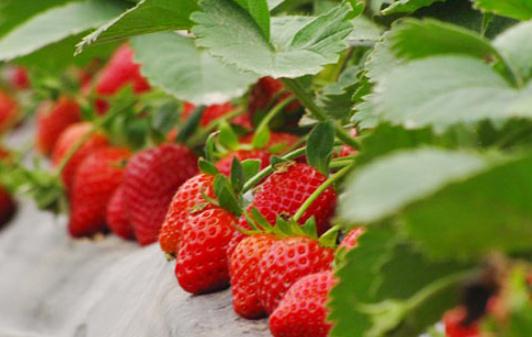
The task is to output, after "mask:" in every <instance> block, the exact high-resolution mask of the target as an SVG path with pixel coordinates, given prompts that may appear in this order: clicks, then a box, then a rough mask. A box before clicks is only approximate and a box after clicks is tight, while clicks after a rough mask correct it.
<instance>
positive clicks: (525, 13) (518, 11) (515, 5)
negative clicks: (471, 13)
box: [474, 0, 532, 20]
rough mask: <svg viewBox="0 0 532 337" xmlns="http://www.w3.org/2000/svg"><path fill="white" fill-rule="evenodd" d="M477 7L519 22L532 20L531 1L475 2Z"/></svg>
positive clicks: (501, 0) (484, 0)
mask: <svg viewBox="0 0 532 337" xmlns="http://www.w3.org/2000/svg"><path fill="white" fill-rule="evenodd" d="M474 3H475V7H476V8H478V9H482V10H483V11H486V12H491V13H495V14H497V15H501V16H507V17H510V18H514V19H517V20H529V19H532V1H531V0H474Z"/></svg>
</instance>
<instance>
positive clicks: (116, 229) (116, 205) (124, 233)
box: [105, 186, 135, 240]
mask: <svg viewBox="0 0 532 337" xmlns="http://www.w3.org/2000/svg"><path fill="white" fill-rule="evenodd" d="M105 219H106V222H107V226H109V229H110V230H111V232H113V234H115V235H117V236H119V237H121V238H122V239H125V240H132V239H134V238H135V232H134V231H133V227H132V226H131V223H130V222H129V218H128V213H127V208H126V205H125V203H124V188H123V187H122V186H119V187H118V188H117V189H116V191H115V192H114V193H113V196H112V197H111V200H110V201H109V204H108V205H107V213H106V216H105Z"/></svg>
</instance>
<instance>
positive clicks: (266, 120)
mask: <svg viewBox="0 0 532 337" xmlns="http://www.w3.org/2000/svg"><path fill="white" fill-rule="evenodd" d="M294 100H295V98H293V97H289V98H287V99H284V100H282V101H281V102H279V103H277V104H276V105H275V106H274V107H273V108H272V109H271V110H270V111H268V113H267V114H266V116H264V118H263V119H262V120H261V121H260V124H259V126H258V127H257V131H255V133H256V134H258V133H260V132H261V131H262V130H263V129H264V128H268V127H269V125H270V122H271V121H272V119H274V118H275V117H276V116H277V115H278V114H279V113H280V112H281V111H283V109H284V108H285V107H286V106H287V105H288V104H290V103H292V102H293V101H294Z"/></svg>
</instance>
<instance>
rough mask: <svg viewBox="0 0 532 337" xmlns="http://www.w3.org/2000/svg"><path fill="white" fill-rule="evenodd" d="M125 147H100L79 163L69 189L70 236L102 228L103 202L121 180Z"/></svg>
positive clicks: (104, 222) (85, 234)
mask: <svg viewBox="0 0 532 337" xmlns="http://www.w3.org/2000/svg"><path fill="white" fill-rule="evenodd" d="M129 156H130V152H129V150H127V149H122V148H102V149H99V150H96V151H94V152H93V153H91V154H90V155H88V156H87V157H86V158H85V159H84V160H83V162H82V163H81V164H80V165H79V168H78V170H77V172H76V176H75V180H74V187H73V189H72V193H71V204H70V208H71V212H70V222H69V225H68V229H69V232H70V234H71V235H72V236H73V237H76V238H77V237H82V236H91V235H94V234H96V233H99V232H102V231H104V230H105V228H106V226H105V224H106V221H105V217H106V212H107V205H108V203H109V200H110V199H111V197H112V195H113V193H114V192H115V190H116V189H117V188H118V186H119V185H120V183H121V182H122V175H123V171H124V169H123V167H124V166H125V161H126V160H127V159H128V157H129Z"/></svg>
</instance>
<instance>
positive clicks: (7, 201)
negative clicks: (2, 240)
mask: <svg viewBox="0 0 532 337" xmlns="http://www.w3.org/2000/svg"><path fill="white" fill-rule="evenodd" d="M15 212H16V205H15V201H14V200H13V198H12V197H11V194H9V192H8V191H6V190H5V189H4V188H2V187H0V228H1V227H2V226H4V225H5V224H6V223H8V222H9V220H11V218H12V217H13V215H14V214H15Z"/></svg>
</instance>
